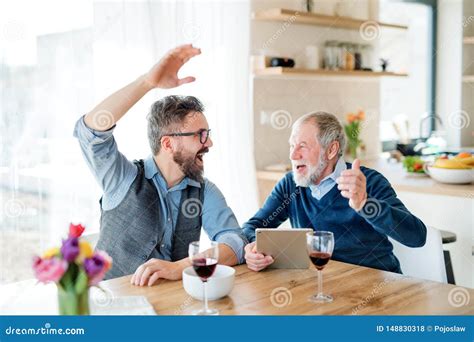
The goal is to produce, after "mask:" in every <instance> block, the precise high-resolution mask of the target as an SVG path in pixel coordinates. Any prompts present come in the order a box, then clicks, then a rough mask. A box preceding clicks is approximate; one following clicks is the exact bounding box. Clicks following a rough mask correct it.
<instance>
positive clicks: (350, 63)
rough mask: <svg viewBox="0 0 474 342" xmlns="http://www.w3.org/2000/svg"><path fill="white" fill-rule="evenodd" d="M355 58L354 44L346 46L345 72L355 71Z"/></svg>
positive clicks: (346, 44)
mask: <svg viewBox="0 0 474 342" xmlns="http://www.w3.org/2000/svg"><path fill="white" fill-rule="evenodd" d="M354 68H355V58H354V44H351V43H345V44H344V70H354Z"/></svg>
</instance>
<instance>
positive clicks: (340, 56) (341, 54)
mask: <svg viewBox="0 0 474 342" xmlns="http://www.w3.org/2000/svg"><path fill="white" fill-rule="evenodd" d="M346 45H347V43H343V42H338V43H337V68H338V69H339V70H344V69H345V68H346V59H345V58H346V57H345V55H346Z"/></svg>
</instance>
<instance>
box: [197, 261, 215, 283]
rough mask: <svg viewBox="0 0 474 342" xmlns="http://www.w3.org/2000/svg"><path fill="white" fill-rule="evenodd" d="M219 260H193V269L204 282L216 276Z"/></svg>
mask: <svg viewBox="0 0 474 342" xmlns="http://www.w3.org/2000/svg"><path fill="white" fill-rule="evenodd" d="M216 266H217V260H216V259H212V258H198V259H194V260H193V268H194V271H195V272H196V274H197V275H198V276H199V278H201V280H202V281H207V278H209V277H210V276H212V275H213V274H214V271H215V270H216Z"/></svg>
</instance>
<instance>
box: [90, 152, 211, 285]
mask: <svg viewBox="0 0 474 342" xmlns="http://www.w3.org/2000/svg"><path fill="white" fill-rule="evenodd" d="M134 164H135V165H136V166H137V168H138V173H137V176H136V178H135V180H134V181H133V183H132V185H131V186H130V189H129V190H128V192H127V194H126V195H125V198H124V199H123V200H122V202H121V203H120V204H119V205H118V206H117V207H115V208H114V209H111V210H102V206H101V218H100V237H99V241H98V243H97V247H96V248H97V249H99V250H104V251H106V252H107V253H108V254H109V255H110V256H111V257H112V259H113V265H112V269H111V270H110V271H109V272H107V274H106V276H105V279H112V278H116V277H121V276H124V275H128V274H132V273H134V272H135V271H136V269H137V267H138V266H140V265H141V264H143V263H144V262H146V261H147V260H149V259H152V258H159V254H158V251H159V249H160V246H161V244H162V240H163V236H164V228H163V227H161V224H160V222H161V221H160V215H161V213H160V199H159V196H161V195H160V193H159V192H158V191H157V189H156V187H155V185H154V184H153V181H152V180H151V179H146V177H145V170H144V164H143V160H139V161H136V160H135V161H134ZM203 201H204V183H201V188H197V187H194V186H188V187H187V188H186V189H184V190H183V191H182V192H181V202H180V206H179V207H180V210H179V213H178V220H177V222H176V227H175V230H174V234H173V241H172V255H171V260H172V261H176V260H180V259H183V258H186V257H187V256H188V247H189V244H190V243H191V242H193V241H197V240H199V237H200V233H201V225H202V224H201V215H202V203H203ZM101 203H102V199H101Z"/></svg>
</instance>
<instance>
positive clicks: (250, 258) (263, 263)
mask: <svg viewBox="0 0 474 342" xmlns="http://www.w3.org/2000/svg"><path fill="white" fill-rule="evenodd" d="M245 260H246V261H247V267H248V268H249V269H251V270H252V271H256V272H258V271H261V270H263V269H264V268H266V267H268V266H269V265H271V264H272V263H273V258H272V257H271V256H270V255H264V254H262V253H258V252H257V247H256V245H255V242H252V243H249V244H248V245H246V246H245Z"/></svg>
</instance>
